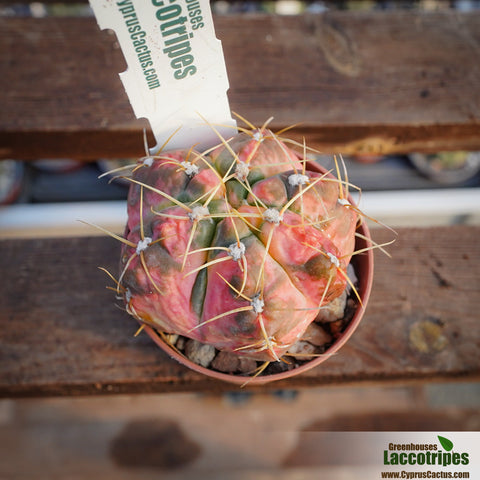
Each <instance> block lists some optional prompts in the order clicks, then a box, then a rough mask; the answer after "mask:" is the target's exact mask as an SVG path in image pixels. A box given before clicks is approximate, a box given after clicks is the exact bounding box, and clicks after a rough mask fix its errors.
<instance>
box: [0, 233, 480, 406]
mask: <svg viewBox="0 0 480 480" xmlns="http://www.w3.org/2000/svg"><path fill="white" fill-rule="evenodd" d="M479 235H480V228H479V227H466V226H456V227H448V228H446V227H442V228H428V229H427V228H425V229H417V228H415V229H414V228H410V229H401V230H399V234H398V238H397V241H396V243H395V244H394V245H393V246H392V247H390V252H391V253H392V255H393V258H392V259H389V258H388V257H386V256H385V255H383V254H380V255H377V256H376V267H375V268H376V271H375V280H374V285H373V291H372V296H371V298H370V303H369V305H368V307H367V312H366V314H365V317H364V319H363V320H362V323H361V324H360V327H359V328H358V330H357V331H356V332H355V333H354V335H353V337H352V338H351V340H350V341H349V343H347V345H346V346H344V347H343V348H342V349H341V350H340V352H339V353H338V354H337V355H335V356H334V357H332V358H330V359H329V360H328V361H326V362H325V363H324V364H322V365H321V366H319V367H318V368H316V369H314V370H312V371H310V372H308V373H305V374H303V375H301V376H298V377H295V378H294V379H290V380H289V381H285V382H277V383H273V384H270V385H267V386H265V387H261V388H262V389H264V390H265V389H278V388H282V387H287V388H295V387H306V386H318V385H327V384H341V383H352V382H354V383H357V382H377V381H394V380H401V381H408V380H417V381H418V380H420V381H423V380H425V379H429V380H431V379H440V380H447V379H450V380H451V379H478V378H479V377H480V348H479V347H480V329H479V327H478V325H479V312H480V298H479V296H478V292H479V291H480V271H479V266H478V265H479V264H478V258H479V257H480V244H479V242H478V238H479ZM374 238H375V239H376V241H378V242H382V241H385V240H387V239H390V238H391V233H390V232H388V231H384V230H381V231H380V230H375V231H374ZM0 251H1V252H2V255H0V272H2V277H3V282H2V284H1V286H0V305H1V309H0V396H2V397H22V396H46V395H78V394H89V395H93V394H104V393H138V392H173V391H216V390H218V391H220V390H232V389H237V387H235V386H231V385H229V384H224V383H218V382H215V381H213V380H211V379H209V378H206V377H204V376H202V375H200V374H197V373H195V372H192V371H190V370H188V369H186V368H185V367H183V366H181V365H180V364H177V363H176V362H175V361H173V360H172V359H170V358H168V357H167V355H166V354H164V353H163V352H162V351H161V350H159V349H158V348H157V347H156V346H155V345H154V344H153V342H152V341H151V340H150V339H149V338H148V337H147V336H146V335H144V334H143V335H140V336H139V337H136V338H134V337H133V334H134V333H135V331H136V329H137V323H136V321H134V320H133V319H132V318H130V317H128V316H127V315H126V314H125V313H124V312H122V311H121V310H120V309H119V308H117V307H116V306H115V299H114V294H113V292H111V291H109V290H106V289H105V285H107V284H109V283H111V282H110V280H109V279H108V277H107V276H106V275H105V274H104V273H103V272H101V271H99V270H98V269H97V268H96V267H97V266H100V265H101V266H105V267H107V268H109V269H111V270H112V271H113V272H115V271H116V265H117V258H118V256H119V245H118V244H117V242H116V241H115V240H112V239H110V238H102V237H92V238H70V239H41V240H34V239H32V240H15V241H13V240H5V241H2V242H0ZM247 388H250V387H247Z"/></svg>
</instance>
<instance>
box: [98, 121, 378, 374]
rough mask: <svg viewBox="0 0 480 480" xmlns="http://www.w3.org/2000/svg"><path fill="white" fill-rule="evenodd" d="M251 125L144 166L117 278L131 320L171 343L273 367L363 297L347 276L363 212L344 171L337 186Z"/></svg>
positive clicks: (134, 177) (135, 173) (136, 177)
mask: <svg viewBox="0 0 480 480" xmlns="http://www.w3.org/2000/svg"><path fill="white" fill-rule="evenodd" d="M250 126H251V128H250V129H244V128H242V129H241V131H240V133H238V134H236V135H235V136H233V137H232V138H230V139H228V140H225V139H224V138H222V137H221V136H220V135H219V137H220V140H221V142H220V143H219V145H218V146H216V147H214V148H212V149H210V150H208V151H206V152H202V153H200V152H196V151H195V150H194V149H193V148H191V149H189V150H177V151H164V150H161V151H160V153H158V154H157V155H155V156H150V155H147V156H146V157H144V158H142V159H140V160H139V161H138V162H137V164H136V165H135V166H134V168H133V170H132V174H131V176H130V177H126V178H128V180H129V182H130V183H131V186H130V190H129V195H128V222H127V225H126V229H125V233H124V236H123V237H119V236H116V235H113V236H115V237H116V238H117V239H119V240H120V241H121V242H122V252H121V261H120V277H119V279H118V280H115V281H116V283H117V287H116V290H117V292H118V294H119V295H120V296H121V298H123V300H124V302H125V308H126V310H127V312H128V313H129V314H130V315H132V316H133V317H135V318H136V319H137V320H138V321H139V322H141V324H142V325H148V326H151V327H153V328H154V329H155V330H156V331H158V332H160V333H161V335H162V336H163V337H164V339H166V340H167V341H169V339H172V338H178V336H181V337H185V338H189V339H193V340H196V341H198V342H200V343H201V344H202V345H205V344H206V345H210V346H212V347H214V348H215V351H221V352H227V353H229V354H230V355H235V356H237V357H240V358H248V359H253V360H256V361H260V362H264V366H266V365H268V363H269V362H277V361H279V360H281V359H282V357H284V356H285V355H288V354H289V353H288V352H297V353H298V348H296V346H297V347H298V345H299V342H300V343H301V342H302V340H303V339H304V337H305V336H312V332H311V329H310V328H309V326H311V324H312V322H314V320H315V319H317V320H318V316H319V314H321V312H322V309H324V308H327V307H326V306H328V305H331V304H332V302H333V301H334V300H335V299H338V298H339V297H340V296H343V297H345V291H346V289H347V287H348V288H349V289H351V290H352V291H353V292H354V294H355V295H357V297H358V294H357V292H356V290H355V287H354V285H353V282H352V280H350V279H349V276H348V275H347V267H348V265H349V263H350V259H351V257H352V255H354V254H355V253H358V252H354V247H355V235H356V233H355V231H356V227H357V224H358V223H359V220H360V218H361V215H362V214H361V212H360V211H359V210H358V209H357V208H356V207H355V206H354V205H352V204H351V203H350V202H349V200H348V187H349V182H348V179H347V178H345V179H343V180H342V179H341V176H340V171H339V168H338V164H337V172H336V173H337V177H338V178H336V177H334V176H333V175H331V174H330V172H326V173H319V172H317V171H314V170H311V169H309V168H308V161H307V155H306V147H305V146H304V145H300V144H298V143H296V142H293V141H287V140H284V139H281V138H280V136H279V135H276V134H274V133H272V132H271V131H270V130H268V129H267V125H266V124H265V125H264V126H262V127H261V128H254V127H253V126H252V125H250ZM212 128H214V127H212ZM292 144H293V145H294V146H297V147H302V153H296V152H295V151H294V150H293V149H292V148H291V147H290V145H292ZM379 247H380V248H381V247H382V246H379ZM107 273H108V272H107ZM112 278H113V276H112ZM357 303H360V304H361V301H360V298H359V297H358V301H357ZM307 329H308V330H307ZM306 332H307V333H306ZM262 368H263V367H262ZM257 373H258V370H257Z"/></svg>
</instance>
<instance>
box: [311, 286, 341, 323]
mask: <svg viewBox="0 0 480 480" xmlns="http://www.w3.org/2000/svg"><path fill="white" fill-rule="evenodd" d="M346 304H347V292H346V291H344V292H343V293H342V294H341V295H340V296H339V297H337V298H336V299H335V300H332V301H331V302H330V303H327V305H324V306H323V307H322V308H321V309H320V312H319V313H318V315H317V318H316V319H315V321H316V322H319V323H329V322H334V321H335V320H338V319H339V318H343V315H344V312H345V306H346Z"/></svg>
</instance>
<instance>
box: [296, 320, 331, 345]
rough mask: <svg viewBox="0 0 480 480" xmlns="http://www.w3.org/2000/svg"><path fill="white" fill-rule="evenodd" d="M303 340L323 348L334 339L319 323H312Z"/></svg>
mask: <svg viewBox="0 0 480 480" xmlns="http://www.w3.org/2000/svg"><path fill="white" fill-rule="evenodd" d="M302 340H304V341H306V342H309V343H311V344H313V345H316V346H318V347H321V346H322V345H325V344H326V343H330V342H331V341H332V337H331V336H330V335H329V334H328V333H327V332H326V331H325V330H324V329H323V328H322V327H321V326H320V325H318V324H317V323H311V324H310V325H309V326H308V327H307V329H306V330H305V333H304V334H303V336H302Z"/></svg>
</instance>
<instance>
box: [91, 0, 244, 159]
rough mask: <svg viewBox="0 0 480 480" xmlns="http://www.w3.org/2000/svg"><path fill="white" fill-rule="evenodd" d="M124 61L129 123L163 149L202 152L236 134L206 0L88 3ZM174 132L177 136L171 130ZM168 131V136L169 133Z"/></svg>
mask: <svg viewBox="0 0 480 480" xmlns="http://www.w3.org/2000/svg"><path fill="white" fill-rule="evenodd" d="M90 5H91V7H92V9H93V11H94V13H95V17H96V19H97V22H98V25H99V27H100V28H101V29H106V28H109V29H112V30H114V31H115V33H116V35H117V39H118V42H119V44H120V48H121V49H122V52H123V54H124V56H125V60H126V62H127V66H128V68H127V70H126V71H125V72H122V73H120V74H119V75H120V78H121V80H122V83H123V85H124V87H125V91H126V92H127V95H128V98H129V100H130V103H131V105H132V107H133V110H134V112H135V115H136V117H137V118H143V117H144V118H147V119H148V120H149V122H150V126H151V128H152V131H153V134H154V135H155V139H156V142H157V145H156V147H154V148H153V149H152V150H151V153H156V152H158V151H159V149H161V148H162V147H163V146H164V144H165V142H167V141H168V144H167V145H165V147H164V149H168V150H171V149H177V148H190V147H191V146H192V145H195V148H196V149H197V150H205V149H207V148H210V147H212V146H214V145H216V144H218V143H220V139H219V136H218V135H217V133H215V131H214V129H212V126H210V125H209V124H211V125H213V126H214V127H215V130H217V132H218V133H219V134H220V135H222V137H224V138H230V137H231V136H232V135H234V134H235V133H236V122H235V120H233V119H232V118H231V113H230V107H229V104H228V97H227V90H228V78H227V71H226V67H225V60H224V57H223V50H222V46H221V43H220V41H219V40H218V39H217V38H216V37H215V30H214V26H213V19H212V13H211V10H210V4H209V0H90ZM177 130H178V131H177ZM175 132H176V133H175Z"/></svg>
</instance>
